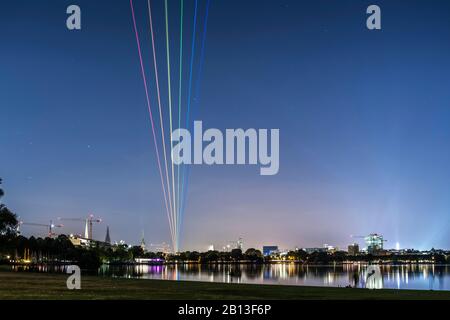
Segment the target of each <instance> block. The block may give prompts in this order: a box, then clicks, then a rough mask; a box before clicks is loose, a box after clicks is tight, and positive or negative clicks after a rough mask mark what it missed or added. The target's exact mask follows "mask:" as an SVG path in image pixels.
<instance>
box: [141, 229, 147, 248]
mask: <svg viewBox="0 0 450 320" xmlns="http://www.w3.org/2000/svg"><path fill="white" fill-rule="evenodd" d="M141 248H142V250H143V251H144V252H145V251H146V249H147V248H146V245H145V238H144V231H142V239H141Z"/></svg>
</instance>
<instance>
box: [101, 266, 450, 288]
mask: <svg viewBox="0 0 450 320" xmlns="http://www.w3.org/2000/svg"><path fill="white" fill-rule="evenodd" d="M99 274H100V275H103V276H112V277H124V278H138V279H160V280H188V281H207V282H225V283H254V284H273V285H277V284H278V285H298V286H303V285H304V286H327V287H345V286H348V285H352V286H354V285H355V284H356V286H358V287H360V288H366V287H368V288H375V289H381V288H391V289H420V290H450V266H434V265H405V266H366V265H364V266H363V265H344V266H335V267H333V266H331V267H324V266H300V265H298V264H268V265H213V266H205V265H196V264H194V265H162V266H148V265H140V266H121V267H117V266H116V267H112V266H103V267H102V268H100V270H99Z"/></svg>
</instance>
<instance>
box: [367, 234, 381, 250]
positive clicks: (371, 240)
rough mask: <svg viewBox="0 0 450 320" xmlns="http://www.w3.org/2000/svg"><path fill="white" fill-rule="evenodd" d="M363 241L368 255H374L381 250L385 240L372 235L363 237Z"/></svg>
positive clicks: (379, 236) (377, 235)
mask: <svg viewBox="0 0 450 320" xmlns="http://www.w3.org/2000/svg"><path fill="white" fill-rule="evenodd" d="M364 240H365V241H366V246H367V252H368V253H376V252H378V251H382V250H383V243H384V241H385V240H384V239H383V236H382V235H379V234H376V233H372V234H369V235H368V236H367V237H365V238H364Z"/></svg>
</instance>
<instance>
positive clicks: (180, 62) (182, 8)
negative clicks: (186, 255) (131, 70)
mask: <svg viewBox="0 0 450 320" xmlns="http://www.w3.org/2000/svg"><path fill="white" fill-rule="evenodd" d="M180 6H181V7H180V61H179V64H180V74H179V76H180V79H179V83H178V128H181V98H182V80H183V13H184V0H180ZM176 200H177V208H178V212H177V221H178V224H177V235H178V241H179V231H180V226H181V225H180V221H179V220H180V214H181V211H180V165H178V167H177V199H176ZM179 245H180V244H179V243H178V244H177V246H178V247H179Z"/></svg>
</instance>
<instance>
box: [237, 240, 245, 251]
mask: <svg viewBox="0 0 450 320" xmlns="http://www.w3.org/2000/svg"><path fill="white" fill-rule="evenodd" d="M237 249H241V250H244V240H242V238H239V240H238V241H237Z"/></svg>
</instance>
